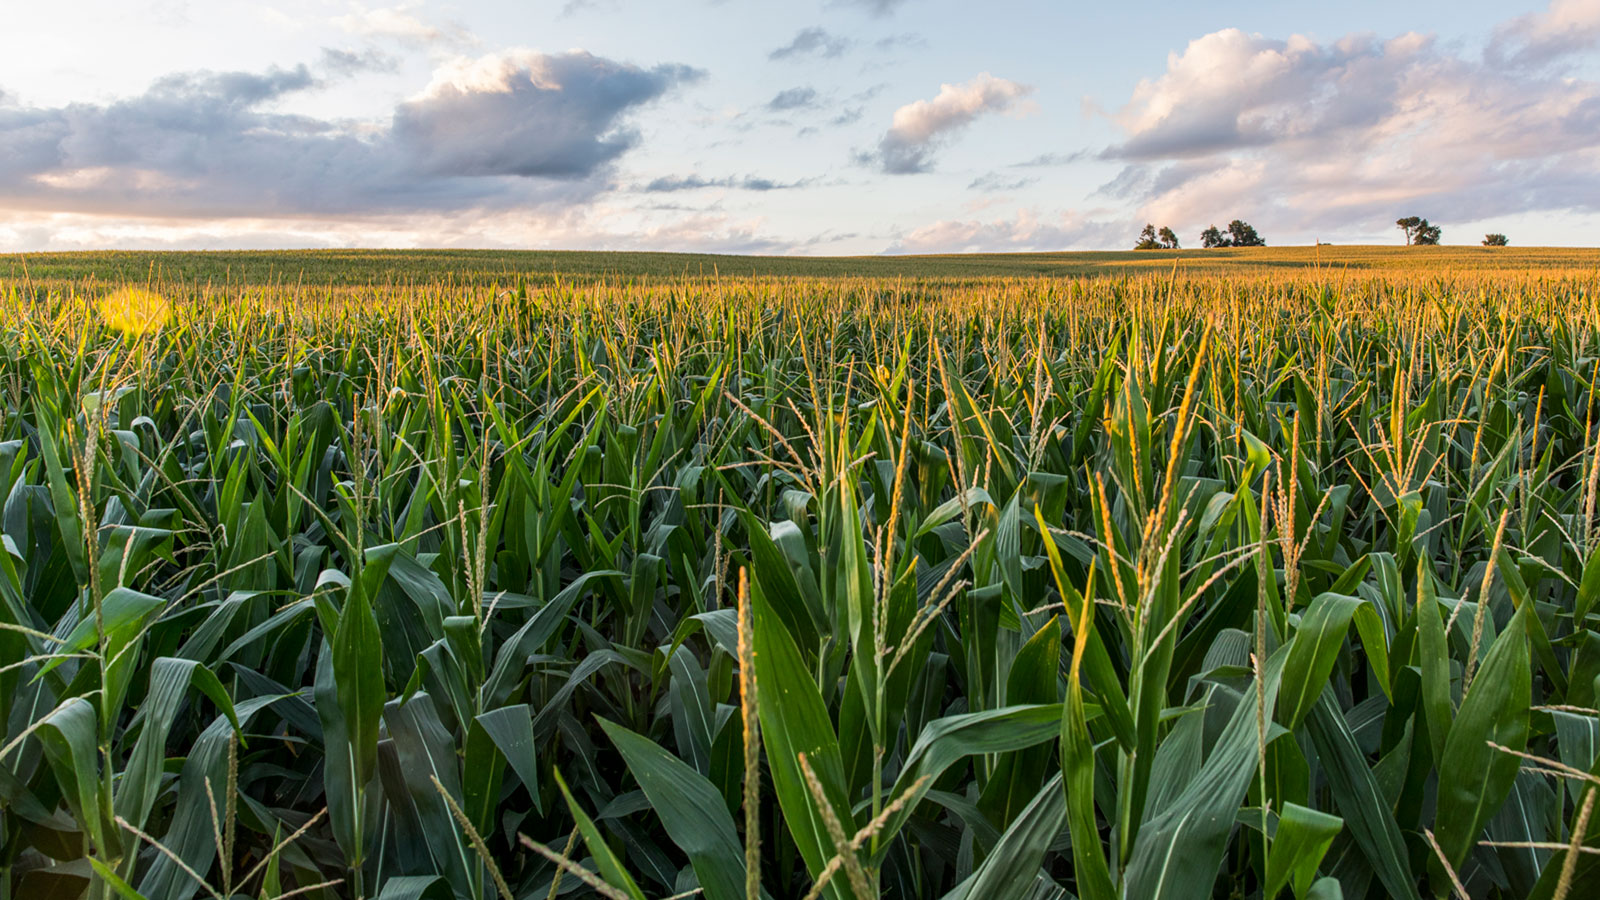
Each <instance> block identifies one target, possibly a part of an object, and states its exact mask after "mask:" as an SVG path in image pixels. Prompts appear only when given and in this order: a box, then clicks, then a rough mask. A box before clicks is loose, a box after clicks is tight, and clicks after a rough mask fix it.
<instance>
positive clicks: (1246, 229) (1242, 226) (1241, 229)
mask: <svg viewBox="0 0 1600 900" xmlns="http://www.w3.org/2000/svg"><path fill="white" fill-rule="evenodd" d="M1266 245H1267V242H1266V241H1264V240H1262V239H1261V235H1259V234H1256V230H1255V229H1254V228H1252V227H1251V226H1250V223H1248V222H1245V221H1243V220H1241V219H1234V220H1233V221H1232V222H1229V223H1228V246H1230V247H1265V246H1266Z"/></svg>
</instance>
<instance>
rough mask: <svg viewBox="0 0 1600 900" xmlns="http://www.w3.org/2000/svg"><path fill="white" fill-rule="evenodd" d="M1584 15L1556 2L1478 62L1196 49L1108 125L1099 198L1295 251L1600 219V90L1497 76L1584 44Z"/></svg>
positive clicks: (1414, 48) (1253, 39) (1302, 45)
mask: <svg viewBox="0 0 1600 900" xmlns="http://www.w3.org/2000/svg"><path fill="white" fill-rule="evenodd" d="M1597 6H1600V4H1596V3H1594V2H1592V0H1588V2H1560V0H1558V2H1557V3H1556V4H1554V5H1553V6H1552V7H1551V8H1550V11H1549V12H1547V13H1543V14H1540V15H1538V16H1534V17H1524V18H1522V19H1518V20H1514V21H1513V22H1512V23H1510V24H1508V25H1507V26H1505V27H1503V28H1502V29H1500V31H1499V32H1497V34H1498V35H1499V37H1498V38H1497V41H1498V43H1497V44H1496V45H1492V46H1491V48H1490V50H1489V51H1488V52H1487V53H1486V54H1485V57H1484V58H1483V59H1481V60H1477V59H1472V58H1469V57H1465V56H1462V55H1459V54H1456V53H1452V52H1449V51H1448V50H1446V49H1444V48H1441V47H1440V46H1439V44H1438V42H1436V41H1435V40H1434V39H1433V38H1431V37H1428V36H1424V35H1419V34H1405V35H1401V36H1399V37H1394V38H1390V39H1387V40H1384V39H1379V38H1376V37H1373V36H1371V35H1351V36H1347V37H1345V38H1343V39H1340V40H1337V41H1333V42H1331V43H1318V42H1316V41H1313V40H1311V39H1310V38H1306V37H1302V36H1294V37H1290V38H1288V39H1286V40H1277V39H1272V38H1267V37H1263V36H1261V35H1253V34H1246V33H1244V32H1242V31H1239V30H1237V29H1228V30H1224V31H1218V32H1214V33H1212V34H1208V35H1205V36H1204V37H1201V38H1198V39H1196V40H1194V41H1192V42H1190V43H1189V45H1188V46H1187V47H1186V48H1185V49H1184V50H1183V52H1181V53H1174V54H1172V55H1171V56H1170V57H1169V59H1168V63H1167V70H1166V72H1165V73H1163V74H1162V75H1161V76H1159V77H1157V78H1154V79H1147V80H1144V81H1141V82H1140V83H1139V85H1138V86H1137V87H1136V88H1135V89H1134V91H1133V94H1132V97H1131V99H1130V100H1129V102H1128V103H1127V104H1126V105H1125V106H1123V107H1122V108H1121V109H1120V110H1118V111H1117V112H1115V113H1114V114H1113V119H1114V121H1115V122H1116V124H1118V125H1119V126H1120V127H1121V129H1122V130H1123V132H1124V139H1123V140H1122V141H1120V142H1119V143H1117V144H1115V145H1113V146H1111V147H1108V148H1105V149H1104V150H1103V151H1102V152H1101V153H1100V156H1101V158H1102V159H1105V160H1110V161H1117V162H1121V163H1123V164H1124V167H1123V169H1122V171H1121V173H1120V174H1119V175H1118V176H1117V177H1116V178H1115V179H1114V180H1113V181H1111V182H1110V183H1109V184H1107V185H1106V186H1105V187H1104V188H1103V189H1102V192H1103V193H1105V194H1107V195H1109V196H1112V197H1117V198H1121V199H1123V200H1131V201H1133V202H1135V203H1137V204H1138V206H1139V208H1138V210H1137V212H1138V216H1137V217H1138V218H1139V219H1140V220H1141V221H1143V220H1149V221H1155V222H1171V223H1172V224H1173V225H1181V226H1185V227H1189V226H1194V227H1199V226H1203V225H1204V224H1206V223H1207V222H1210V221H1224V220H1227V219H1230V218H1233V217H1235V216H1244V217H1246V218H1250V219H1251V220H1252V221H1256V219H1255V217H1257V216H1259V217H1260V218H1261V219H1262V220H1264V221H1265V222H1266V223H1267V224H1269V225H1271V226H1273V229H1274V230H1278V229H1291V230H1293V231H1297V232H1299V233H1300V234H1302V235H1310V234H1312V233H1315V232H1316V231H1318V230H1322V231H1323V233H1324V234H1326V231H1327V230H1330V229H1332V230H1340V229H1345V230H1349V229H1366V231H1365V233H1367V234H1372V233H1381V231H1382V230H1383V229H1384V228H1385V227H1386V226H1387V225H1388V223H1390V222H1392V221H1393V220H1394V218H1395V217H1396V216H1397V215H1403V214H1418V215H1426V216H1429V217H1432V218H1433V219H1434V220H1435V221H1446V222H1448V221H1472V220H1475V219H1484V218H1490V217H1494V216H1500V215H1508V214H1525V213H1530V212H1538V211H1541V210H1556V209H1561V210H1577V211H1595V210H1600V87H1597V85H1596V84H1594V83H1593V82H1589V81H1584V80H1582V79H1580V78H1576V77H1573V76H1572V75H1571V74H1570V73H1569V72H1566V71H1562V70H1560V69H1559V68H1558V69H1556V70H1551V69H1549V68H1548V67H1543V66H1541V67H1528V66H1520V67H1516V66H1506V65H1502V64H1499V63H1497V62H1496V59H1497V58H1499V57H1505V56H1506V55H1507V54H1509V55H1511V56H1516V55H1518V54H1525V53H1528V52H1533V51H1532V50H1531V49H1530V48H1540V49H1538V51H1537V52H1538V54H1539V55H1540V58H1541V59H1544V60H1547V61H1549V60H1555V59H1557V58H1558V57H1560V56H1561V55H1562V54H1564V53H1567V52H1568V51H1567V50H1566V49H1565V48H1568V47H1570V46H1572V45H1573V42H1575V41H1579V40H1593V37H1592V36H1588V37H1586V36H1585V35H1590V34H1591V33H1590V32H1589V31H1586V30H1584V28H1585V27H1587V26H1584V24H1583V23H1586V22H1589V21H1590V19H1591V18H1594V17H1592V16H1591V17H1590V18H1585V17H1583V16H1578V15H1576V14H1575V13H1574V12H1573V11H1574V10H1577V11H1578V12H1584V13H1585V14H1587V13H1588V12H1593V11H1594V10H1592V9H1591V8H1592V7H1597ZM1580 26H1583V27H1580ZM1497 54H1498V55H1499V57H1497ZM1358 233H1360V232H1358Z"/></svg>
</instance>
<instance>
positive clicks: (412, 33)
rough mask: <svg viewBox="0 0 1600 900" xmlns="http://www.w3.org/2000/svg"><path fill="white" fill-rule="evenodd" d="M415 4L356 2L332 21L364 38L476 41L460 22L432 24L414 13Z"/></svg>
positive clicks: (434, 41) (442, 42) (452, 42)
mask: <svg viewBox="0 0 1600 900" xmlns="http://www.w3.org/2000/svg"><path fill="white" fill-rule="evenodd" d="M414 8H415V6H414V5H413V4H405V5H401V6H390V7H379V8H377V9H367V8H365V7H363V6H360V5H356V6H354V7H352V9H351V11H350V12H348V13H345V14H344V15H342V16H335V17H334V18H333V25H334V27H336V28H340V29H343V30H344V31H347V32H349V33H350V34H353V35H356V36H358V37H365V38H389V39H392V40H398V41H406V42H411V43H418V44H453V45H460V46H470V45H475V44H476V43H477V42H478V41H477V39H476V38H474V37H472V35H470V34H468V33H467V32H466V31H465V30H464V29H462V28H461V27H460V26H457V25H448V26H443V27H441V26H438V25H430V24H429V23H427V22H425V21H423V20H422V19H421V18H419V17H417V16H416V15H413V14H412V12H411V10H412V9H414Z"/></svg>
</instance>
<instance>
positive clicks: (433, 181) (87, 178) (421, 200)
mask: <svg viewBox="0 0 1600 900" xmlns="http://www.w3.org/2000/svg"><path fill="white" fill-rule="evenodd" d="M330 68H337V66H334V67H330ZM698 77H699V73H698V72H696V71H695V70H693V69H689V68H687V67H684V66H674V65H664V66H657V67H655V68H650V69H644V68H639V67H637V66H632V65H627V64H624V63H619V62H614V61H612V60H608V59H604V58H601V57H596V56H593V55H590V54H588V53H584V52H569V53H563V54H558V55H544V54H537V53H532V52H527V51H513V52H508V53H505V54H499V55H494V56H489V57H483V58H480V59H477V60H472V61H463V62H459V63H456V64H452V65H450V66H447V67H445V68H443V69H441V70H439V71H438V72H437V73H435V77H434V81H433V83H432V84H430V85H429V86H428V88H427V89H426V90H425V91H423V92H422V93H421V94H419V95H418V96H416V97H414V98H412V99H410V100H407V101H405V102H404V103H401V104H400V105H399V106H397V107H396V108H395V109H394V112H393V115H392V117H391V119H390V121H389V122H388V123H387V124H385V125H378V126H373V125H363V124H360V123H356V124H351V123H344V122H335V121H328V120H322V119H316V118H311V117H306V116H299V115H293V114H288V113H279V112H273V111H270V110H269V109H268V108H267V106H268V104H269V103H270V102H271V101H273V100H277V99H280V98H283V97H286V96H288V95H291V94H294V93H297V92H302V91H306V90H311V89H314V88H316V87H318V86H320V84H321V81H320V80H319V79H318V78H317V77H315V76H314V75H313V74H312V72H311V71H310V70H309V68H308V67H306V66H304V65H302V66H296V67H295V68H292V69H271V70H268V71H267V72H264V73H250V72H225V73H212V72H200V73H188V74H180V75H172V76H168V77H165V78H162V79H161V80H159V81H157V82H156V83H155V84H154V85H152V86H151V87H150V88H149V89H148V90H147V91H145V92H144V93H143V94H141V95H138V96H136V97H132V98H128V99H125V100H120V101H116V102H113V103H110V104H106V105H95V104H87V103H74V104H69V105H67V106H63V107H55V108H35V107H25V106H16V105H8V106H5V107H0V206H4V207H9V208H13V209H39V210H50V211H52V212H86V213H122V214H136V215H140V216H177V217H183V216H209V217H254V218H280V217H291V216H323V215H352V214H353V215H362V214H381V213H390V212H405V211H425V210H433V211H448V210H461V209H468V208H477V207H509V206H517V205H537V204H540V203H545V202H551V201H556V200H565V201H569V202H570V201H573V200H577V199H583V198H586V197H588V196H592V195H593V194H594V193H595V192H597V191H598V190H601V189H603V188H604V186H605V182H606V179H607V176H608V173H609V171H610V166H611V164H612V163H613V162H614V161H615V160H616V159H617V158H618V157H620V156H621V155H622V154H623V153H625V152H626V151H627V150H629V149H630V148H632V147H633V146H635V145H636V144H637V143H638V140H639V137H638V135H637V133H635V132H634V131H632V130H631V129H629V128H628V127H627V119H628V115H629V113H630V112H631V111H633V110H634V109H637V108H639V107H641V106H643V105H645V104H647V103H649V102H651V101H652V100H655V99H656V98H658V97H660V96H661V95H662V94H664V93H665V92H666V91H668V90H670V89H671V88H673V87H674V86H677V85H681V84H685V83H688V82H692V81H694V80H696V79H697V78H698Z"/></svg>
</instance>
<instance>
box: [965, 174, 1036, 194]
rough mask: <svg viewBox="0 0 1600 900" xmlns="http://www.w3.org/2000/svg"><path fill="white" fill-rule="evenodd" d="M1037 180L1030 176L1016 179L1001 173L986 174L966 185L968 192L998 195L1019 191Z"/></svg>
mask: <svg viewBox="0 0 1600 900" xmlns="http://www.w3.org/2000/svg"><path fill="white" fill-rule="evenodd" d="M1038 181H1039V179H1038V178H1037V177H1034V176H1032V175H1027V176H1023V177H1021V178H1018V177H1016V176H1014V175H1006V174H1004V173H1001V172H988V173H985V174H983V175H979V176H978V177H977V178H974V179H972V183H971V184H968V185H967V190H969V191H984V192H986V193H999V192H1002V191H1020V190H1022V189H1023V188H1025V187H1030V186H1032V185H1033V184H1035V183H1037V182H1038Z"/></svg>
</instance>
